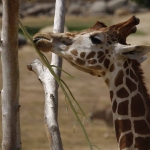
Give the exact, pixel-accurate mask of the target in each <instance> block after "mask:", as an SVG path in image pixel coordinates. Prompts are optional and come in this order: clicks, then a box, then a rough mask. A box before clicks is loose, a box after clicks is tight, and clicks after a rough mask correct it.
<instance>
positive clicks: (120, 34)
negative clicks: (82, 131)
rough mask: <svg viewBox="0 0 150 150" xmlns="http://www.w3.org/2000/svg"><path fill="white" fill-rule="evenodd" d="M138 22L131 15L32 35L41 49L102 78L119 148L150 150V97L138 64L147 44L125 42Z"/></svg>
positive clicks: (143, 56)
mask: <svg viewBox="0 0 150 150" xmlns="http://www.w3.org/2000/svg"><path fill="white" fill-rule="evenodd" d="M139 22H140V20H139V19H138V18H136V17H135V16H132V17H131V18H130V19H129V20H127V21H125V22H122V23H118V24H115V25H112V26H110V27H107V26H106V25H105V24H104V23H102V22H96V24H95V25H94V26H93V27H91V28H89V29H87V30H85V31H82V32H78V33H69V32H68V33H55V34H54V33H43V34H41V33H40V34H39V33H37V34H36V35H34V37H33V41H34V43H35V45H36V46H37V48H38V49H40V50H41V51H43V52H49V51H51V52H54V53H56V54H58V55H59V56H61V57H63V58H64V59H66V60H67V61H68V62H69V63H70V64H71V65H72V66H74V67H75V68H77V69H79V70H81V71H84V72H86V73H90V74H91V75H94V76H97V77H102V78H103V79H104V81H105V83H106V84H107V86H108V89H109V92H110V99H111V105H112V113H113V123H114V127H115V133H116V139H117V143H118V148H119V149H120V150H150V97H149V95H148V92H147V88H146V86H145V83H144V79H143V71H142V69H141V67H140V63H141V62H143V61H144V60H146V58H147V57H146V56H145V55H146V54H147V53H148V52H149V51H150V46H144V45H128V44H127V43H126V38H127V37H128V36H129V35H130V34H132V33H135V32H136V30H137V29H136V25H138V24H139Z"/></svg>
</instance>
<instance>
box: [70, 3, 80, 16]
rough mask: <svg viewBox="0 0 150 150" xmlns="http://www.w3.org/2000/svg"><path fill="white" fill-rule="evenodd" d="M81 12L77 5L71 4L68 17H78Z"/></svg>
mask: <svg viewBox="0 0 150 150" xmlns="http://www.w3.org/2000/svg"><path fill="white" fill-rule="evenodd" d="M81 12H82V8H81V6H80V4H79V3H72V4H71V5H70V6H69V8H68V14H69V15H79V14H81Z"/></svg>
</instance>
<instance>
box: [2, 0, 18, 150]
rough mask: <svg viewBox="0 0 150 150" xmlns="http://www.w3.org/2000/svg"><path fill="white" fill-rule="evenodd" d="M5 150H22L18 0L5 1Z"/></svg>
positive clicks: (3, 41)
mask: <svg viewBox="0 0 150 150" xmlns="http://www.w3.org/2000/svg"><path fill="white" fill-rule="evenodd" d="M2 2H3V17H2V39H1V41H2V45H1V46H2V47H1V48H2V52H1V53H2V55H1V58H2V78H3V89H2V92H1V96H2V132H3V136H2V150H20V149H21V137H20V120H19V108H20V106H19V67H18V19H19V0H3V1H2Z"/></svg>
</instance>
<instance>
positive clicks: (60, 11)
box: [45, 0, 66, 150]
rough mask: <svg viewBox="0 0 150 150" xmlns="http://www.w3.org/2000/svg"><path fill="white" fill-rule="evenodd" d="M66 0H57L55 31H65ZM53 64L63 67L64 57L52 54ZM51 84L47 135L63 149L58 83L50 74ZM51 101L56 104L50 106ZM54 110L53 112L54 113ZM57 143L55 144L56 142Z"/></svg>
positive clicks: (58, 148) (58, 73)
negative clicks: (59, 118) (58, 119)
mask: <svg viewBox="0 0 150 150" xmlns="http://www.w3.org/2000/svg"><path fill="white" fill-rule="evenodd" d="M65 2H66V1H65V0H56V4H55V16H54V32H55V33H58V32H64V23H65ZM51 65H55V66H59V67H60V68H61V67H62V58H60V57H59V56H57V55H56V54H54V53H53V54H52V60H51ZM53 69H54V71H55V73H56V74H57V75H58V76H59V77H60V75H61V71H60V70H59V69H57V68H53ZM49 81H50V82H49V83H48V84H49V86H48V91H45V93H47V92H48V93H49V94H48V96H49V99H45V125H46V128H47V135H48V137H49V138H50V139H51V147H52V150H62V149H63V146H62V141H61V136H60V131H59V125H58V121H57V116H58V84H57V82H56V80H55V78H54V77H53V76H52V75H51V74H49ZM49 102H50V103H51V104H52V105H53V104H55V105H53V106H54V108H53V109H52V107H50V106H49ZM52 112H53V113H52ZM54 143H55V144H54Z"/></svg>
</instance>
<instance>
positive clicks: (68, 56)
mask: <svg viewBox="0 0 150 150" xmlns="http://www.w3.org/2000/svg"><path fill="white" fill-rule="evenodd" d="M65 56H66V58H68V59H69V60H73V57H72V56H71V55H69V54H66V55H65Z"/></svg>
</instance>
